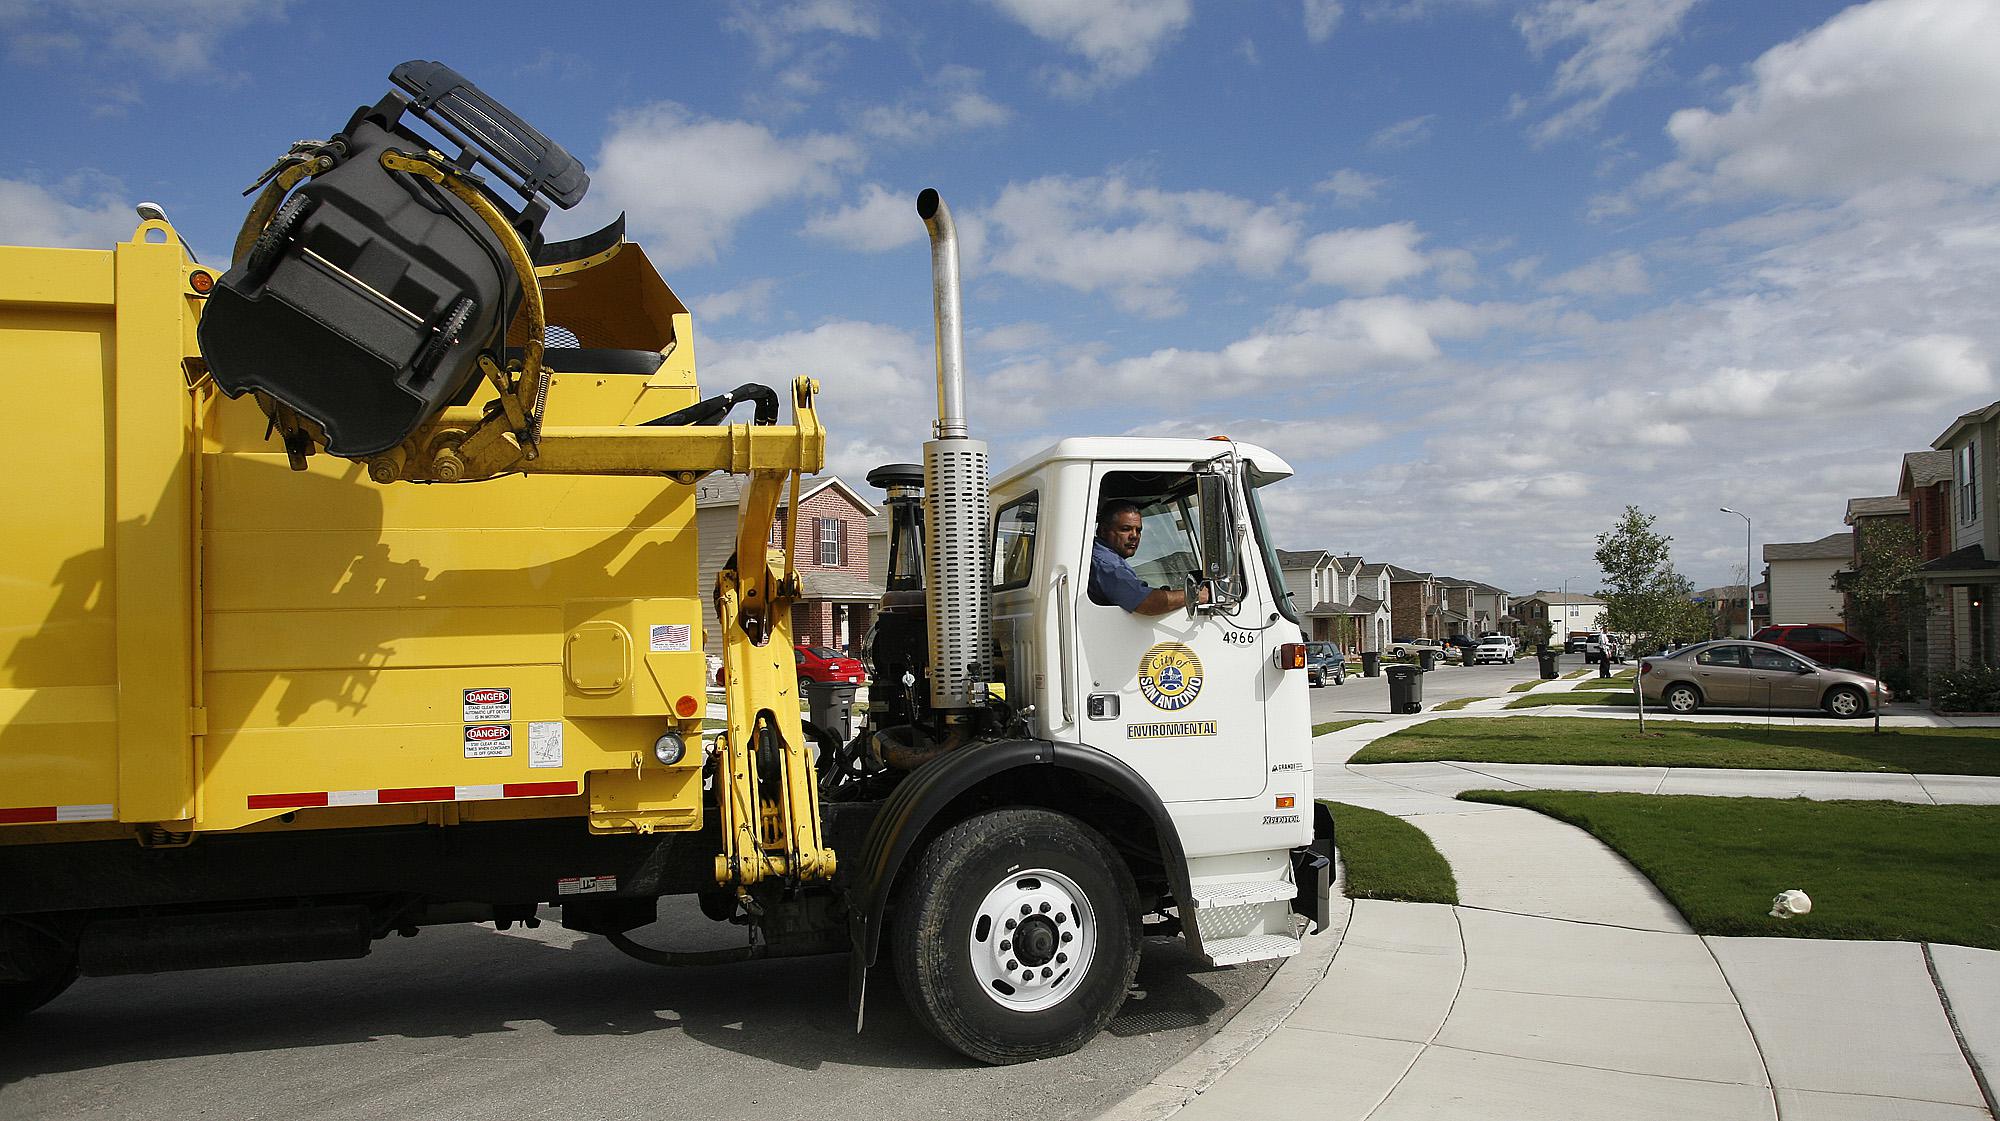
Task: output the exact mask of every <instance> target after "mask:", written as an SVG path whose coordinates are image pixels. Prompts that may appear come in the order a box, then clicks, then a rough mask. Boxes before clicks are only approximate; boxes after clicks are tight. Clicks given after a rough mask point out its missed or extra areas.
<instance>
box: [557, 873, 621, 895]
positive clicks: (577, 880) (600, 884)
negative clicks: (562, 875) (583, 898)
mask: <svg viewBox="0 0 2000 1121" xmlns="http://www.w3.org/2000/svg"><path fill="white" fill-rule="evenodd" d="M617 890H618V877H616V876H570V877H569V878H567V879H561V880H557V881H556V894H557V895H595V894H597V893H598V892H603V891H617Z"/></svg>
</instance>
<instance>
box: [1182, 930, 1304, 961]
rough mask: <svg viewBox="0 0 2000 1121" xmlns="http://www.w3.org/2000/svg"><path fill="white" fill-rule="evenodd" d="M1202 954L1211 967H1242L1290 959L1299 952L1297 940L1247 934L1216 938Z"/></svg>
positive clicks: (1270, 935) (1204, 946) (1206, 945)
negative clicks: (1255, 962)
mask: <svg viewBox="0 0 2000 1121" xmlns="http://www.w3.org/2000/svg"><path fill="white" fill-rule="evenodd" d="M1202 952H1203V953H1204V954H1205V955H1207V957H1208V960H1209V964H1211V965H1242V964H1244V963H1245V962H1252V961H1270V960H1272V959H1274V958H1288V957H1291V956H1293V955H1294V954H1297V953H1298V952H1299V940H1298V939H1296V938H1287V937H1285V936H1284V935H1282V934H1248V935H1244V936H1242V937H1240V938H1217V939H1215V940H1213V941H1210V942H1208V943H1206V944H1205V945H1203V946H1202Z"/></svg>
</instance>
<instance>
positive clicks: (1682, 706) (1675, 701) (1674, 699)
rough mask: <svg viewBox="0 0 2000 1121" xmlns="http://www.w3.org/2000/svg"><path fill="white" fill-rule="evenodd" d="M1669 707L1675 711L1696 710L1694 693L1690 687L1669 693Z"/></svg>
mask: <svg viewBox="0 0 2000 1121" xmlns="http://www.w3.org/2000/svg"><path fill="white" fill-rule="evenodd" d="M1667 707H1668V708H1671V709H1673V710H1674V711H1675V712H1693V711H1694V693H1693V691H1692V690H1688V689H1676V690H1674V691H1673V692H1671V693H1669V694H1667Z"/></svg>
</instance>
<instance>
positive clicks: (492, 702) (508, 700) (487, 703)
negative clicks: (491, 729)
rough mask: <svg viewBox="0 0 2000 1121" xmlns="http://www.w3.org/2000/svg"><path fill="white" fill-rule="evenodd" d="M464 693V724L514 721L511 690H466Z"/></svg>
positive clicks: (512, 693) (512, 692)
mask: <svg viewBox="0 0 2000 1121" xmlns="http://www.w3.org/2000/svg"><path fill="white" fill-rule="evenodd" d="M464 692H465V717H464V719H465V722H466V723H467V724H484V723H487V722H488V721H493V720H512V719H514V691H513V690H512V689H467V690H465V691H464Z"/></svg>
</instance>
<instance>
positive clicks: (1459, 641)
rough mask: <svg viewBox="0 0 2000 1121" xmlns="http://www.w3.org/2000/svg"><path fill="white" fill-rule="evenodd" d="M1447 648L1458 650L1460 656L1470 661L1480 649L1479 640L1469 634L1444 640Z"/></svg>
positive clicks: (1457, 635) (1456, 635)
mask: <svg viewBox="0 0 2000 1121" xmlns="http://www.w3.org/2000/svg"><path fill="white" fill-rule="evenodd" d="M1444 644H1445V645H1446V646H1450V647H1452V648H1454V649H1456V650H1457V651H1458V653H1459V656H1460V657H1462V658H1465V659H1468V660H1470V659H1471V657H1472V652H1473V651H1474V650H1477V649H1478V648H1479V640H1478V639H1476V638H1473V637H1472V636H1471V635H1468V634H1455V635H1452V636H1451V637H1449V638H1447V639H1445V640H1444Z"/></svg>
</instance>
